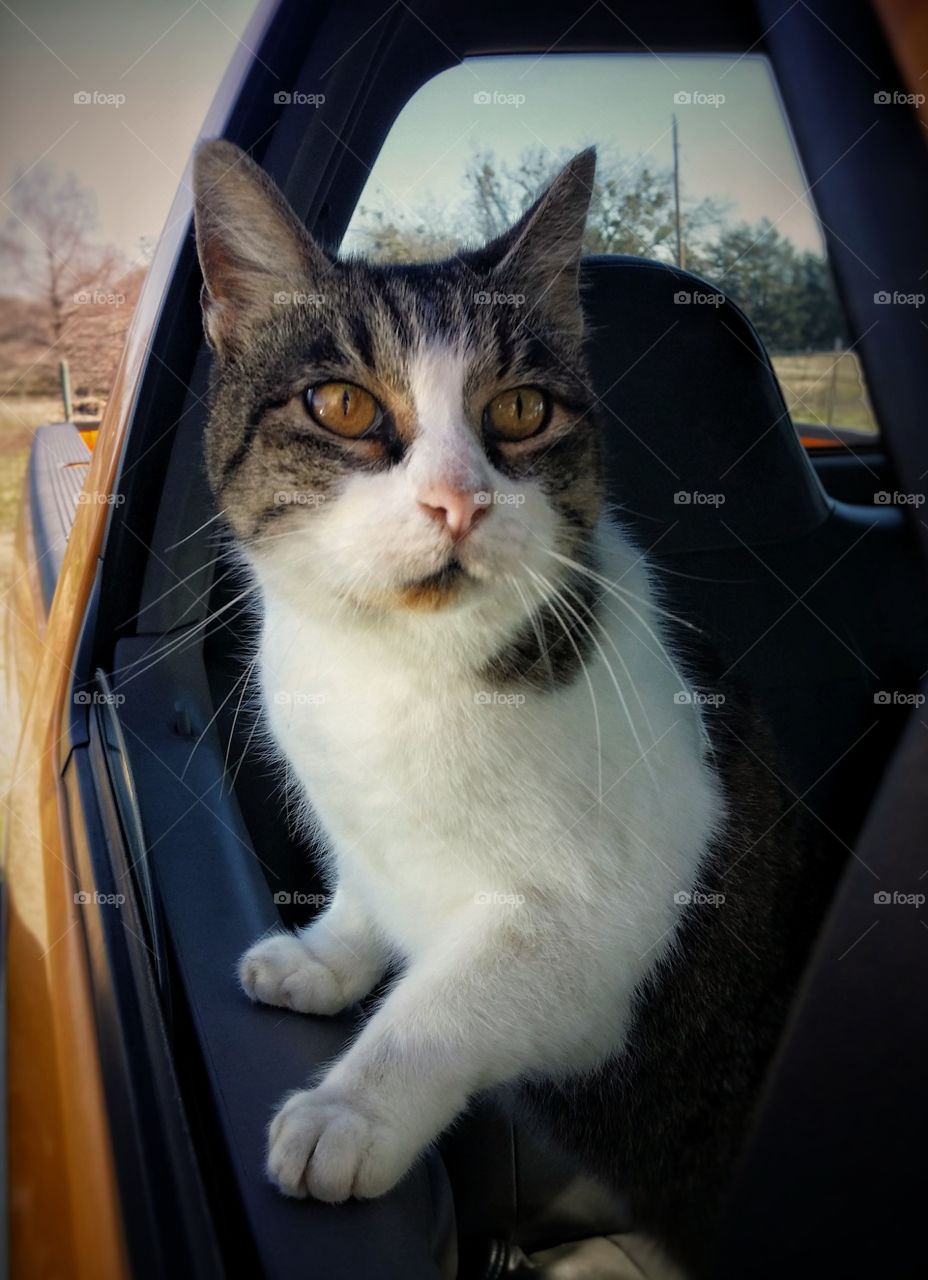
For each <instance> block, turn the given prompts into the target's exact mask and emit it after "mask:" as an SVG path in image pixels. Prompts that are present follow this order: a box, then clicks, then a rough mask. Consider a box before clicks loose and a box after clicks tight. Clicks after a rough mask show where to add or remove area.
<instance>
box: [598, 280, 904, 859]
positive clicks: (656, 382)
mask: <svg viewBox="0 0 928 1280" xmlns="http://www.w3.org/2000/svg"><path fill="white" fill-rule="evenodd" d="M584 297H585V305H586V311H587V315H588V319H589V324H590V329H591V334H590V347H589V353H590V359H591V364H592V373H593V381H594V385H595V387H596V388H597V391H598V393H599V396H600V397H601V414H602V418H603V422H604V427H605V451H606V463H607V472H608V483H609V493H610V497H611V499H612V501H613V502H614V503H615V504H616V506H617V507H619V508H621V510H620V512H619V514H620V516H621V519H622V520H623V522H624V523H625V524H626V525H627V527H628V528H629V529H630V531H631V532H632V534H633V536H634V537H635V539H636V540H637V542H638V544H639V545H640V546H641V547H642V549H643V550H649V553H650V558H651V560H652V561H653V562H654V563H655V564H656V565H657V566H658V567H659V568H663V569H664V570H666V573H665V574H664V576H663V584H664V589H665V593H666V596H667V598H668V599H669V600H670V602H671V605H672V607H673V609H674V610H675V611H676V612H679V613H681V614H682V615H683V616H685V617H686V618H688V619H689V620H690V621H692V622H694V623H695V624H697V625H698V626H700V627H702V628H703V629H704V630H705V632H706V633H707V635H708V637H709V639H710V640H711V641H712V643H713V644H714V645H715V646H716V647H717V648H718V649H719V651H720V653H721V656H722V659H723V661H724V663H725V666H726V668H728V667H730V668H732V670H733V671H734V672H735V673H737V674H738V675H740V676H741V677H742V680H743V683H744V684H745V685H747V686H748V687H749V688H750V689H751V691H752V692H753V693H754V694H755V695H756V697H757V698H758V699H759V701H760V703H761V705H762V706H763V708H764V710H765V711H766V714H767V716H768V717H769V719H770V721H771V724H772V726H773V729H774V733H775V736H776V738H777V742H778V745H779V749H780V756H781V760H780V764H781V765H782V767H783V769H784V770H785V772H786V775H787V781H790V780H791V785H793V787H794V789H795V790H796V792H797V794H799V795H804V793H806V791H807V789H810V790H808V795H807V796H806V797H805V802H806V803H808V804H810V805H811V806H812V808H813V809H814V810H815V812H816V813H818V814H819V816H820V817H821V818H822V819H823V820H824V821H825V822H827V824H828V826H829V827H830V828H832V829H833V830H834V831H835V832H836V833H837V834H838V835H839V836H840V838H841V840H843V841H845V842H846V843H847V844H850V843H851V842H852V840H853V837H854V835H855V834H856V831H857V829H858V826H859V823H860V821H861V819H862V816H863V813H864V812H865V810H866V806H867V804H868V802H869V799H870V796H871V795H872V794H873V790H874V787H875V785H876V782H877V780H878V778H879V775H880V772H881V771H882V768H883V766H884V764H885V762H886V759H887V756H888V753H889V751H890V749H891V747H892V745H893V743H894V742H895V740H896V737H897V735H898V731H899V728H900V726H901V723H902V720H903V718H904V715H905V708H904V706H899V705H892V704H890V705H888V706H887V705H885V704H884V703H883V702H875V701H874V699H875V696H876V695H877V694H878V693H880V692H881V691H897V692H902V691H906V690H913V691H914V690H915V688H916V687H917V679H918V674H919V672H920V671H921V670H923V669H924V665H925V654H926V649H928V610H926V607H925V602H924V600H923V598H922V596H921V593H919V592H918V591H917V583H918V577H917V568H916V564H915V559H914V555H913V552H912V549H911V546H910V543H909V539H908V537H907V534H906V531H905V529H904V526H903V520H902V516H901V515H900V513H899V511H898V510H896V509H894V508H887V507H885V506H881V505H876V504H870V505H866V506H850V505H847V504H844V503H838V502H835V501H833V500H832V499H831V498H829V497H828V495H827V494H826V493H825V492H824V490H823V488H822V486H821V484H820V483H819V481H818V478H817V475H816V473H815V471H814V469H813V467H812V465H811V463H810V461H809V459H808V457H807V455H806V453H805V451H804V450H803V448H802V447H801V445H800V443H799V440H798V438H797V434H796V431H795V428H794V425H793V423H792V421H791V419H790V416H789V413H788V411H787V408H786V404H785V402H784V400H783V395H782V392H781V391H780V387H779V384H778V383H777V380H776V376H775V374H774V372H773V369H772V367H771V365H770V361H769V359H768V357H767V353H766V351H765V350H764V347H763V345H762V343H761V341H760V339H759V338H758V336H757V333H756V332H755V330H754V328H753V326H752V325H751V323H750V321H749V320H748V319H747V317H746V316H745V315H744V313H743V312H742V311H740V310H739V308H738V307H736V306H735V305H734V304H733V303H732V302H730V301H728V300H727V299H726V298H725V297H724V295H723V294H722V293H721V291H720V290H719V289H717V288H715V287H714V286H712V285H710V284H707V283H706V282H705V281H704V280H701V279H699V278H698V277H697V276H694V275H692V274H690V273H688V272H685V271H680V270H679V269H677V268H674V267H670V266H666V265H664V264H660V263H656V262H649V261H646V260H643V259H638V258H628V257H620V256H615V257H595V258H590V259H588V260H587V261H586V263H585V265H584ZM862 465H863V466H865V465H866V464H865V463H863V464H862ZM880 488H882V485H881V483H880V481H879V477H878V476H877V475H876V474H874V476H873V489H874V491H876V490H878V489H880ZM681 495H682V498H681ZM682 575H686V576H682ZM901 599H909V600H911V614H910V616H909V625H907V626H906V627H904V628H902V627H899V626H897V625H889V619H890V617H891V612H892V610H893V609H894V608H895V607H897V602H898V601H899V600H901ZM862 601H867V602H869V603H868V605H867V606H863V605H862V603H861V602H862ZM874 601H876V602H880V601H882V602H884V607H883V608H880V606H879V604H877V606H876V607H874V603H873V602H874ZM858 740H859V741H858ZM855 744H856V745H855ZM845 753H846V754H845Z"/></svg>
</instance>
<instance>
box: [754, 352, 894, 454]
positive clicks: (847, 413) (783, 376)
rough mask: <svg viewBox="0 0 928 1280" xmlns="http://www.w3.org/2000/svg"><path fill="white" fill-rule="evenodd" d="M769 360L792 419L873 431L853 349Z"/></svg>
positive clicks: (868, 402) (875, 428)
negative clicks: (771, 362)
mask: <svg viewBox="0 0 928 1280" xmlns="http://www.w3.org/2000/svg"><path fill="white" fill-rule="evenodd" d="M772 361H773V367H774V369H775V370H776V374H777V377H778V378H779V380H780V385H781V386H782V388H783V394H784V396H785V398H786V404H787V408H788V409H789V411H790V416H791V417H792V419H793V421H794V422H796V423H800V422H809V423H813V424H816V425H818V426H825V427H856V428H857V429H858V430H861V431H872V432H874V434H875V433H876V431H877V425H876V421H875V419H874V417H873V410H872V409H871V407H870V399H869V397H868V395H867V390H866V387H865V386H864V381H863V373H862V371H861V368H860V365H859V363H858V360H857V357H856V356H855V355H854V353H853V352H849V351H844V352H827V353H823V354H821V355H801V356H773V357H772Z"/></svg>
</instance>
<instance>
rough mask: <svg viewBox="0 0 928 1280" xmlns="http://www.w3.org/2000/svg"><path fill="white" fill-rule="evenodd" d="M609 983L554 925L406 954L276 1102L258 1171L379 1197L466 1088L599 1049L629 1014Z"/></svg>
mask: <svg viewBox="0 0 928 1280" xmlns="http://www.w3.org/2000/svg"><path fill="white" fill-rule="evenodd" d="M610 968H612V966H610ZM612 972H613V973H614V968H613V969H612ZM620 984H621V979H619V980H618V981H617V980H615V979H614V978H612V979H611V980H609V981H604V980H603V979H602V978H601V977H598V976H597V975H596V974H593V973H591V965H590V960H589V955H588V954H586V955H584V954H583V948H578V947H575V945H574V944H573V943H572V942H571V941H566V942H565V939H564V935H563V932H561V931H559V932H558V934H557V935H556V936H552V935H551V934H549V935H548V936H544V935H543V934H542V933H541V932H540V931H538V930H536V929H533V928H529V929H528V930H525V929H523V928H519V929H517V930H512V929H507V928H505V927H499V928H495V929H492V930H489V931H488V930H486V929H479V930H478V929H472V930H470V931H468V932H467V933H465V934H464V936H459V937H458V938H457V939H447V940H444V941H443V945H442V946H441V948H440V949H439V948H436V949H435V951H434V952H432V953H429V954H425V955H422V956H420V957H418V958H416V960H414V962H413V963H412V965H411V966H410V968H409V970H408V971H407V972H406V974H405V975H404V976H403V978H401V980H400V981H399V982H398V983H397V984H396V986H395V987H394V988H393V990H392V991H391V992H390V994H389V995H388V997H387V998H386V1000H385V1001H384V1002H383V1004H382V1005H381V1006H380V1008H379V1009H378V1010H377V1012H376V1013H375V1014H374V1015H373V1017H372V1018H371V1020H370V1021H369V1022H368V1023H367V1025H366V1026H365V1028H364V1029H363V1031H362V1032H361V1034H360V1036H359V1037H358V1039H357V1040H356V1041H355V1042H354V1044H353V1045H352V1047H351V1048H350V1049H349V1050H348V1052H347V1053H346V1054H345V1055H344V1057H342V1058H341V1059H340V1061H338V1062H337V1063H336V1064H335V1065H334V1066H333V1067H332V1068H331V1069H330V1070H329V1071H328V1072H327V1074H326V1075H325V1076H324V1078H323V1079H322V1081H321V1082H320V1083H319V1084H318V1085H317V1086H316V1087H315V1088H311V1089H306V1090H301V1091H299V1092H297V1093H294V1094H291V1095H290V1097H289V1098H287V1100H286V1101H285V1102H284V1104H283V1105H282V1107H281V1108H280V1110H279V1111H278V1112H277V1115H276V1116H275V1117H274V1119H273V1121H272V1123H271V1127H270V1131H269V1147H268V1173H269V1176H270V1177H271V1179H272V1181H273V1182H275V1183H276V1185H277V1186H278V1187H279V1188H280V1189H281V1190H282V1191H283V1192H285V1193H286V1194H287V1195H291V1196H306V1195H307V1194H309V1195H312V1196H315V1197H317V1198H318V1199H321V1200H329V1201H339V1200H344V1199H346V1198H348V1197H349V1196H352V1195H354V1196H362V1197H365V1196H377V1195H381V1194H383V1193H384V1192H385V1191H388V1190H389V1189H390V1188H391V1187H392V1186H393V1185H394V1184H395V1183H396V1182H397V1181H399V1179H400V1178H401V1177H402V1176H403V1174H405V1173H406V1171H407V1170H408V1169H409V1167H410V1165H411V1164H412V1163H413V1162H414V1160H415V1159H416V1157H417V1156H418V1155H419V1154H420V1153H421V1152H422V1151H423V1150H424V1149H425V1148H426V1147H427V1146H428V1145H429V1144H430V1143H431V1142H433V1141H434V1140H435V1139H436V1138H437V1137H438V1136H439V1134H440V1133H441V1132H442V1130H443V1129H445V1128H446V1127H447V1125H448V1124H450V1123H451V1121H452V1120H454V1119H455V1117H456V1116H457V1115H459V1114H460V1112H461V1111H462V1110H463V1109H464V1108H465V1106H466V1105H467V1101H468V1099H469V1098H470V1097H471V1096H472V1095H473V1094H474V1093H476V1092H478V1091H479V1090H482V1089H486V1088H489V1087H491V1086H494V1085H497V1084H500V1083H502V1082H504V1081H508V1080H513V1079H515V1078H516V1077H518V1076H519V1075H520V1074H523V1073H524V1072H526V1071H528V1070H553V1071H569V1070H570V1069H571V1068H572V1067H576V1068H578V1069H582V1068H583V1067H585V1066H587V1065H591V1063H592V1061H594V1060H597V1059H600V1058H602V1057H605V1056H606V1055H607V1054H608V1052H609V1050H610V1047H612V1046H613V1045H615V1044H616V1042H617V1041H618V1040H619V1039H620V1038H621V1031H622V1028H623V1027H624V1022H625V1017H626V1016H627V1011H628V1000H629V998H630V991H629V992H623V991H622V990H621V988H620Z"/></svg>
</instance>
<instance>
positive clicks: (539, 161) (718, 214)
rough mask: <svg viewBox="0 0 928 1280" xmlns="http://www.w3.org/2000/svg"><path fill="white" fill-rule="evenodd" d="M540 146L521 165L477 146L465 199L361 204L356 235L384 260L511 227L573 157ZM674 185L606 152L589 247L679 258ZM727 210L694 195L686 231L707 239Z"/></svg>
mask: <svg viewBox="0 0 928 1280" xmlns="http://www.w3.org/2000/svg"><path fill="white" fill-rule="evenodd" d="M569 156H570V153H569V152H565V153H564V154H563V155H554V154H552V153H551V152H550V151H547V150H545V149H544V148H542V147H537V148H530V149H527V150H525V151H524V152H522V154H521V155H520V156H519V159H518V161H517V162H516V163H515V164H507V163H505V162H501V161H499V160H498V159H497V157H496V155H495V154H494V153H493V152H492V151H483V152H480V153H478V154H477V155H476V156H475V157H474V159H473V161H472V163H471V164H470V165H469V166H468V168H467V170H466V171H465V173H464V176H463V187H464V192H465V195H464V199H463V201H462V202H461V203H460V204H459V205H458V206H457V207H456V208H451V209H449V208H448V207H447V206H444V207H440V206H436V205H435V204H434V202H433V203H432V204H431V205H430V206H429V207H428V208H424V207H420V208H417V209H416V210H414V211H409V210H398V211H397V210H391V211H390V212H387V213H385V212H383V211H374V210H370V209H363V208H362V209H361V210H359V215H360V216H359V220H358V225H357V226H356V227H355V229H354V234H355V235H356V236H357V237H358V239H359V241H361V242H362V243H363V250H364V252H365V253H366V254H367V255H368V256H370V257H372V258H375V259H376V260H378V261H381V262H400V261H409V262H412V261H422V260H424V259H428V258H438V257H443V256H445V255H447V254H449V253H451V252H452V251H453V250H454V249H456V248H459V247H460V246H461V245H463V244H467V243H474V244H479V243H481V242H482V241H485V240H489V239H492V238H493V237H494V236H497V235H499V234H500V233H501V232H502V231H505V230H506V228H507V227H510V226H512V224H513V223H514V222H515V221H516V220H517V219H518V217H519V216H520V214H522V213H523V212H524V211H525V210H526V209H527V208H528V206H529V205H530V204H531V203H532V201H533V200H534V199H535V198H536V196H537V195H538V194H539V192H540V191H542V190H543V189H544V187H545V186H546V185H547V184H548V183H549V182H550V181H551V180H552V178H553V177H554V176H555V174H556V173H557V172H558V170H559V169H560V168H561V167H562V165H563V164H565V163H566V161H567V160H568V159H569ZM672 192H673V187H672V178H671V174H670V172H669V170H663V169H660V168H655V167H654V166H649V165H647V164H644V163H640V162H635V161H627V160H623V159H622V158H621V157H619V156H615V155H605V156H603V157H601V159H600V165H599V170H598V173H597V178H596V184H595V186H594V188H593V192H592V198H591V202H590V214H589V218H588V219H587V227H586V235H585V237H584V246H583V247H584V251H585V252H586V253H628V254H635V255H637V256H639V257H648V258H660V259H663V260H665V261H670V260H671V259H672V257H673V237H674V216H673V194H672ZM725 213H726V209H725V206H724V203H723V202H721V201H718V200H709V199H706V200H701V201H690V202H688V203H687V204H686V205H685V208H684V225H685V230H686V235H687V238H688V239H690V240H691V241H693V242H695V243H696V244H700V243H702V242H703V241H704V240H705V239H706V237H707V235H708V233H710V232H711V231H712V230H713V229H715V228H718V227H720V226H721V225H722V223H723V222H724V218H725Z"/></svg>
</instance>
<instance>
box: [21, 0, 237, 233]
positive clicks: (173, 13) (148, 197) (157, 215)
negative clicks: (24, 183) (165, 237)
mask: <svg viewBox="0 0 928 1280" xmlns="http://www.w3.org/2000/svg"><path fill="white" fill-rule="evenodd" d="M253 9H254V0H209V4H207V3H205V2H204V0H70V3H68V2H66V0H28V3H27V0H3V3H2V4H0V50H2V52H0V112H2V118H3V121H4V127H3V130H2V136H0V192H3V199H4V200H5V201H6V202H7V203H8V202H9V192H8V191H7V190H6V189H7V188H9V187H10V185H11V184H12V183H13V182H14V181H15V179H16V176H17V174H18V173H19V172H22V170H24V169H26V168H27V167H28V166H30V165H32V164H33V163H35V162H36V161H37V160H39V158H40V157H44V159H45V161H46V162H47V163H49V164H52V165H54V166H55V167H56V168H58V169H59V170H61V171H62V172H64V171H66V170H69V169H70V170H73V171H74V173H75V174H77V176H78V177H79V178H80V180H81V182H82V183H83V184H85V185H86V186H88V187H90V188H91V189H92V190H93V191H94V193H95V194H96V199H97V211H98V217H99V223H100V238H101V239H102V240H105V241H107V242H110V243H113V244H116V245H117V246H118V247H119V248H121V249H122V250H123V251H124V252H125V253H126V254H127V255H129V256H130V257H134V256H135V255H136V254H137V251H138V246H139V240H140V238H141V237H143V236H144V237H152V238H153V237H157V235H158V233H159V231H160V230H161V227H162V226H163V225H164V222H165V220H166V218H167V213H168V209H169V206H170V203H171V200H172V199H173V196H174V192H175V191H176V189H177V186H178V182H179V178H180V175H181V174H182V172H183V169H184V166H185V164H186V162H187V159H188V157H189V154H190V150H191V148H192V146H193V143H194V141H195V139H196V137H197V134H198V132H199V130H200V127H201V125H202V123H203V120H204V117H205V115H206V112H207V110H208V108H209V105H210V102H211V101H212V98H213V95H214V93H215V92H216V89H217V88H218V86H219V82H220V80H221V78H222V75H223V72H224V71H225V69H226V67H227V66H228V64H229V61H230V59H231V57H232V54H233V51H234V49H235V47H236V42H237V40H238V39H239V38H240V37H241V36H242V34H243V32H244V30H245V27H246V25H247V22H248V19H249V17H250V16H251V13H252V11H253ZM79 93H85V94H86V93H90V94H94V93H97V94H106V95H122V96H123V97H124V98H125V102H123V103H122V104H121V105H118V106H117V105H109V104H107V103H103V102H101V103H97V104H94V103H89V104H88V103H75V101H74V95H75V94H79ZM4 213H5V210H4V209H3V206H2V205H0V215H3V214H4Z"/></svg>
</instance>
